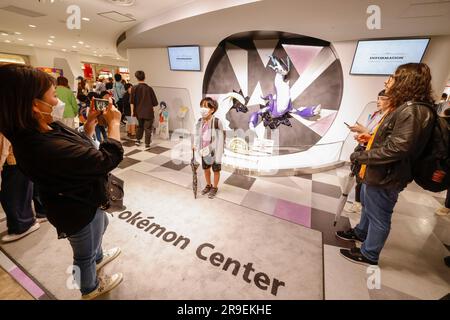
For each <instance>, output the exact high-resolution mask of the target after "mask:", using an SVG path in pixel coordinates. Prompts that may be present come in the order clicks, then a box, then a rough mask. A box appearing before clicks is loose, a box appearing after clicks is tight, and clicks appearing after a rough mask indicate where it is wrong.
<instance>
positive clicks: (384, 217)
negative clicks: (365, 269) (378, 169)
mask: <svg viewBox="0 0 450 320" xmlns="http://www.w3.org/2000/svg"><path fill="white" fill-rule="evenodd" d="M400 192H401V190H388V189H384V188H380V187H375V186H369V185H366V184H363V185H362V188H361V204H362V212H361V220H360V222H359V224H358V225H357V226H356V227H355V233H356V235H357V236H358V237H359V238H360V239H362V240H364V242H363V244H362V246H361V253H362V255H363V256H364V257H366V258H367V259H370V260H372V261H375V262H378V259H379V258H380V253H381V250H382V249H383V247H384V244H385V243H386V240H387V238H388V236H389V232H390V231H391V219H392V213H393V212H394V207H395V204H396V203H397V200H398V195H399V193H400Z"/></svg>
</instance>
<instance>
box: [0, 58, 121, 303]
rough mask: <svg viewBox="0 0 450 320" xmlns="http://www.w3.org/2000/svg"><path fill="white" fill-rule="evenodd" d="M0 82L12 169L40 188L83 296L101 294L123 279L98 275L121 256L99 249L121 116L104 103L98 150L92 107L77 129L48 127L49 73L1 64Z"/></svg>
mask: <svg viewBox="0 0 450 320" xmlns="http://www.w3.org/2000/svg"><path fill="white" fill-rule="evenodd" d="M0 81H1V82H2V83H3V85H2V86H1V87H0V132H1V133H2V134H3V135H4V136H5V137H6V138H7V139H8V140H9V141H10V142H11V144H12V146H13V149H14V155H15V157H16V161H17V166H18V168H19V169H20V170H21V171H22V172H23V174H24V175H25V176H27V177H29V178H30V179H31V180H32V182H34V183H35V184H36V185H38V186H39V192H40V196H41V198H42V202H43V204H44V205H45V207H46V209H47V218H48V221H49V222H50V223H51V224H52V225H53V226H54V227H55V228H56V232H57V236H58V238H59V239H68V241H69V243H70V245H71V247H72V251H73V259H74V262H73V264H74V265H75V266H76V267H77V269H76V270H79V272H80V274H79V276H80V277H79V279H80V283H79V286H80V290H81V294H82V298H83V299H94V298H96V297H98V296H100V295H102V294H105V293H107V292H108V291H110V290H112V289H114V288H115V287H116V286H117V285H119V284H120V283H121V281H122V278H123V276H122V274H121V273H116V274H113V275H111V276H107V275H102V276H98V275H97V271H98V270H100V269H101V268H102V267H103V266H104V265H105V264H107V263H109V262H111V261H112V260H113V259H115V258H116V257H117V256H118V255H119V254H120V249H119V248H114V249H111V250H108V251H103V250H102V238H103V234H104V233H105V231H106V228H107V225H108V218H107V216H106V214H105V212H104V211H103V210H102V209H101V207H102V206H103V205H104V204H106V203H107V201H108V196H107V190H106V182H107V177H108V174H109V172H111V171H112V170H113V169H115V168H116V167H117V166H118V165H119V163H120V162H121V161H122V159H123V148H122V145H121V143H120V119H121V114H120V112H119V111H118V110H117V109H116V108H115V107H114V106H113V105H112V103H110V104H109V106H108V108H107V109H106V111H105V112H104V113H103V117H104V118H105V120H106V122H107V123H108V136H109V138H108V139H106V140H105V141H104V142H103V143H102V144H100V145H99V146H98V145H96V144H95V143H94V141H93V140H92V136H93V134H94V131H95V127H96V125H97V117H98V116H99V115H100V112H99V111H97V110H95V108H94V107H93V104H91V108H90V111H89V115H88V117H87V121H86V123H85V124H84V126H83V127H81V128H79V129H77V130H75V129H72V128H69V127H67V126H66V125H64V124H63V123H61V122H54V120H53V115H54V114H55V112H54V111H55V110H56V109H55V106H56V105H57V103H58V100H57V98H56V91H55V86H54V81H53V79H52V78H51V76H50V75H48V74H46V73H44V72H42V71H39V70H37V69H34V68H32V67H30V66H25V65H18V64H6V65H3V66H0ZM60 271H61V272H65V270H60ZM52 272H58V270H52Z"/></svg>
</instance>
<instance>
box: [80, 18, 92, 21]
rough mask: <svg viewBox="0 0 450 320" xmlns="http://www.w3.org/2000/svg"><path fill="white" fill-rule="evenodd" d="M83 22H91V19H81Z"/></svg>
mask: <svg viewBox="0 0 450 320" xmlns="http://www.w3.org/2000/svg"><path fill="white" fill-rule="evenodd" d="M81 20H83V21H91V19H89V18H81Z"/></svg>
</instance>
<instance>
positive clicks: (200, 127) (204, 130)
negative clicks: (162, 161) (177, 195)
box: [193, 98, 225, 199]
mask: <svg viewBox="0 0 450 320" xmlns="http://www.w3.org/2000/svg"><path fill="white" fill-rule="evenodd" d="M217 109H218V104H217V102H216V101H215V100H213V99H211V98H204V99H202V101H201V102H200V114H201V116H202V117H201V118H200V119H199V120H198V122H197V125H196V128H195V133H196V134H195V141H194V146H193V149H194V150H196V151H198V152H199V153H200V156H201V158H202V168H203V170H204V173H205V179H206V187H205V188H204V189H203V191H202V195H206V194H208V197H209V198H210V199H214V197H215V196H216V194H217V192H218V190H219V189H218V185H219V180H220V171H221V170H222V155H223V150H224V144H225V137H224V134H223V125H222V122H221V121H220V120H219V119H218V118H216V117H214V114H215V113H216V111H217ZM211 169H212V171H213V172H214V182H212V181H211Z"/></svg>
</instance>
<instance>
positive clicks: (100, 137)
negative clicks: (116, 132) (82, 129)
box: [95, 125, 108, 143]
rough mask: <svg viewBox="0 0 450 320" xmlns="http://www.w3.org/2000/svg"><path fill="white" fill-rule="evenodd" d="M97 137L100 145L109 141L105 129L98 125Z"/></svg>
mask: <svg viewBox="0 0 450 320" xmlns="http://www.w3.org/2000/svg"><path fill="white" fill-rule="evenodd" d="M95 136H96V137H97V141H98V142H100V143H102V142H103V141H105V140H106V139H108V134H107V133H106V129H105V127H103V126H99V125H97V126H96V127H95Z"/></svg>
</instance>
